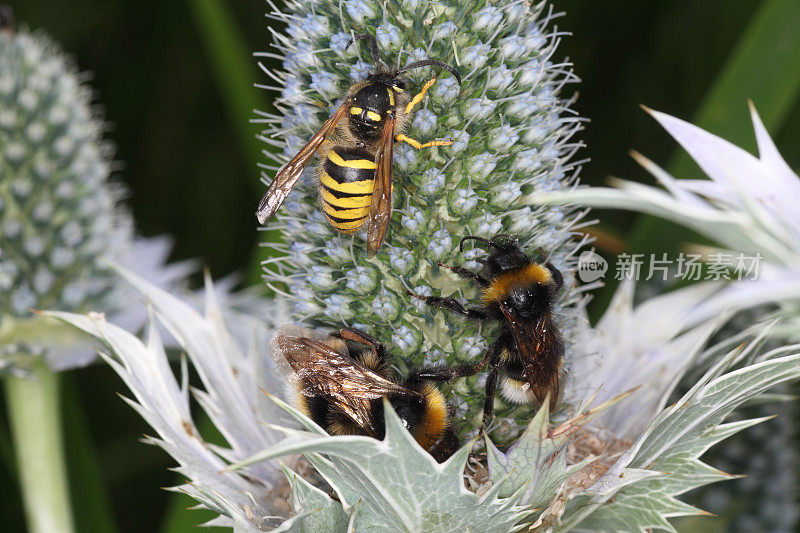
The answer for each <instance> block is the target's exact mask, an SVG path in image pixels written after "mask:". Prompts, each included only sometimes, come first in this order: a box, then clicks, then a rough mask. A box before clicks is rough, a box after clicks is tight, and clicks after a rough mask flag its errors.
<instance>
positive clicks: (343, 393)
mask: <svg viewBox="0 0 800 533" xmlns="http://www.w3.org/2000/svg"><path fill="white" fill-rule="evenodd" d="M271 346H272V348H273V350H272V351H273V356H275V354H276V353H277V354H280V355H282V356H283V358H284V359H285V361H286V362H287V363H288V364H289V366H290V367H291V370H292V373H293V376H292V378H291V379H292V380H293V381H294V382H295V383H296V384H297V386H298V389H299V391H300V393H301V394H303V395H305V396H309V397H321V398H324V399H325V400H326V401H327V402H329V403H330V404H331V405H332V406H333V407H334V408H336V409H337V410H338V411H340V412H342V413H343V414H344V415H346V416H347V417H349V418H350V419H351V420H352V421H353V422H354V423H356V424H357V425H358V426H359V427H361V428H362V429H363V430H364V431H365V432H366V433H367V434H368V435H371V436H375V435H376V434H377V432H378V429H379V428H377V427H376V426H375V423H374V421H373V420H372V416H371V411H370V405H371V402H372V400H376V399H379V398H381V397H383V396H386V395H388V394H392V395H396V394H400V395H406V396H418V393H416V392H414V391H412V390H409V389H407V388H405V387H402V386H400V385H398V384H396V383H394V382H392V381H389V380H388V379H386V378H384V377H383V376H381V375H380V374H377V373H376V372H373V371H372V370H370V369H368V368H367V367H365V366H363V365H361V364H360V363H358V362H357V361H356V360H354V359H353V358H352V357H350V356H349V355H347V354H345V353H343V352H342V351H339V350H337V349H335V348H334V347H333V346H329V345H328V344H325V343H324V342H320V341H318V340H314V339H309V338H306V337H294V336H290V335H280V334H279V335H278V336H277V337H275V339H274V340H273V341H272V344H271Z"/></svg>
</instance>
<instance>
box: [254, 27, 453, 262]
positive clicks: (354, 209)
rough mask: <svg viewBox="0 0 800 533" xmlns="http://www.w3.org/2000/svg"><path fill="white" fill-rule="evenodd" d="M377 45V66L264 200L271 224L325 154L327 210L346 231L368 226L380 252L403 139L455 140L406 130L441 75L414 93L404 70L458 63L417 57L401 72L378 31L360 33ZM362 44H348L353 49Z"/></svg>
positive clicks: (262, 214)
mask: <svg viewBox="0 0 800 533" xmlns="http://www.w3.org/2000/svg"><path fill="white" fill-rule="evenodd" d="M355 40H367V41H368V42H369V44H370V50H371V53H372V60H373V62H374V70H373V72H372V73H371V74H370V75H369V76H368V77H367V79H366V80H364V81H362V82H360V83H356V84H355V85H353V86H352V87H350V89H348V91H347V93H346V94H345V96H344V100H343V102H342V104H341V105H340V106H339V107H338V108H337V110H336V112H335V113H334V114H333V116H331V117H330V118H329V119H328V121H327V122H325V124H324V125H323V126H322V128H321V129H320V130H319V131H318V132H317V133H316V134H315V135H314V136H313V137H311V140H309V141H308V143H306V145H305V146H303V148H301V149H300V151H299V152H298V153H297V155H295V156H294V157H293V158H292V159H291V160H290V161H289V162H288V163H287V164H286V165H284V166H283V167H281V168H280V170H278V173H277V174H276V175H275V179H274V180H273V181H272V183H270V185H269V187H268V188H267V192H266V193H264V196H263V197H262V198H261V202H260V203H259V205H258V211H256V217H257V218H258V221H259V222H260V223H261V224H265V223H266V222H267V221H268V220H269V219H270V218H272V216H273V215H274V214H275V212H276V211H277V210H278V208H279V207H280V206H281V204H283V201H284V200H285V199H286V196H287V195H288V194H289V191H291V190H292V187H294V185H295V183H296V182H297V180H298V178H299V177H300V175H301V174H302V173H303V170H304V169H305V168H306V166H308V164H309V161H310V160H311V157H312V156H313V155H314V154H315V153H316V152H318V151H319V152H320V153H321V155H322V161H321V163H320V165H319V167H318V169H317V175H318V176H319V180H320V197H321V202H322V209H323V211H324V212H325V216H326V218H327V219H328V222H330V224H331V225H332V226H333V227H334V228H335V229H336V230H337V231H339V232H341V233H345V234H348V233H354V232H356V231H358V229H359V228H361V227H362V226H363V225H364V224H367V248H368V251H369V253H370V255H374V254H376V253H377V252H378V250H379V249H380V247H381V244H382V243H383V240H384V238H385V237H386V231H387V229H388V226H389V218H390V215H391V210H392V166H393V165H392V161H393V149H394V144H395V143H396V142H405V143H408V144H409V145H411V146H413V147H414V148H416V149H418V150H419V149H423V148H429V147H433V146H447V145H450V144H452V141H451V140H435V141H431V142H426V143H420V142H419V141H417V140H415V139H412V138H410V137H407V136H406V135H404V134H403V131H404V128H405V126H406V124H407V121H408V117H409V115H410V114H411V112H412V111H413V109H414V107H416V106H417V105H418V104H419V103H420V102H421V101H422V99H423V98H424V97H425V93H426V92H427V91H428V89H430V88H431V86H432V85H433V84H434V83H435V82H436V78H435V77H434V78H433V79H431V80H429V81H428V82H427V83H425V85H423V87H422V90H420V92H419V93H417V94H416V96H414V97H413V98H412V97H411V96H409V95H408V93H407V92H406V86H407V82H406V80H405V79H404V78H403V77H402V76H401V74H402V73H403V72H406V71H409V70H412V69H416V68H420V67H425V66H429V65H434V66H438V67H441V68H443V69H445V70H447V71H448V72H450V73H451V74H452V75H453V76H454V77H455V78H456V80H457V81H458V83H459V85H460V84H461V77H460V76H459V75H458V72H456V70H455V69H454V68H453V67H451V66H450V65H448V64H446V63H443V62H441V61H437V60H435V59H423V60H421V61H415V62H413V63H410V64H408V65H406V66H404V67H403V68H400V69H389V68H388V67H387V66H386V65H385V64H384V63H383V62H382V61H381V59H380V56H379V55H378V43H377V41H376V40H375V37H374V36H373V35H369V34H361V35H356V36H355ZM353 42H354V41H350V43H348V45H347V46H348V47H349V46H350V44H352V43H353Z"/></svg>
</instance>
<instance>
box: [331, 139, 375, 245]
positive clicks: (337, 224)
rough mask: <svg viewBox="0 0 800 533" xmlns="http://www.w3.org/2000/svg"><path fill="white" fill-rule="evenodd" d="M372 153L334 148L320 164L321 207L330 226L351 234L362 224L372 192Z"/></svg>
mask: <svg viewBox="0 0 800 533" xmlns="http://www.w3.org/2000/svg"><path fill="white" fill-rule="evenodd" d="M376 168H377V165H376V164H375V154H373V153H371V152H369V151H368V150H365V149H363V148H351V147H346V146H334V147H333V148H331V149H330V150H329V151H328V153H327V155H326V157H325V161H324V163H323V164H322V171H321V173H320V182H321V187H320V192H321V196H322V208H323V210H324V211H325V216H326V217H327V219H328V221H329V222H330V223H331V225H332V226H333V227H334V228H336V230H338V231H340V232H341V233H353V232H355V231H356V230H358V228H360V227H361V226H363V225H364V223H365V222H366V220H367V217H368V216H369V211H370V206H371V204H372V192H373V190H374V189H375V169H376Z"/></svg>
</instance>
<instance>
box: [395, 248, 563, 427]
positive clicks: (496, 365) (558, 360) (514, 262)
mask: <svg viewBox="0 0 800 533" xmlns="http://www.w3.org/2000/svg"><path fill="white" fill-rule="evenodd" d="M469 240H476V241H480V242H483V243H485V244H486V245H488V246H489V247H491V248H492V251H491V253H490V254H489V256H488V257H487V258H486V259H481V260H479V262H481V263H482V264H483V265H484V267H483V270H482V271H481V272H473V271H471V270H468V269H466V268H462V267H454V266H447V265H444V264H442V263H439V266H441V267H443V268H447V269H449V270H451V271H452V272H453V273H455V274H457V275H458V276H460V277H462V278H464V279H466V280H469V281H470V282H472V283H474V284H475V285H477V286H478V288H479V290H480V297H481V300H482V304H483V305H481V306H473V307H464V306H463V305H461V303H459V302H458V300H456V299H455V298H452V297H447V298H443V297H439V296H420V295H417V294H414V293H409V294H410V295H411V296H413V297H415V298H418V299H420V300H423V301H425V302H426V303H427V304H428V305H432V306H437V307H442V308H444V309H447V310H448V311H450V312H452V313H456V314H458V315H461V316H464V317H467V318H470V319H474V320H481V321H493V322H496V323H497V324H498V325H499V333H498V336H497V339H496V340H495V341H494V342H493V343H492V344H491V345H490V347H489V349H488V350H487V352H486V353H485V354H484V357H483V358H482V359H481V361H479V362H478V363H476V364H475V365H473V366H472V367H469V366H465V367H459V368H453V369H438V370H437V372H435V373H434V374H431V375H426V373H425V372H422V373H421V374H420V377H421V378H423V379H435V380H441V381H446V380H450V379H454V378H457V377H462V376H469V375H474V374H477V373H478V372H480V371H481V369H482V368H483V366H484V365H485V364H486V362H487V360H488V363H489V374H488V376H487V378H486V399H485V403H484V408H483V425H484V427H485V426H486V424H487V423H488V421H489V420H490V419H491V417H492V414H493V412H494V397H495V391H496V389H497V386H498V380H499V381H500V390H501V393H502V395H503V396H504V397H505V398H506V399H508V400H509V401H511V402H514V403H532V402H534V401H538V402H539V403H543V402H544V401H545V399H546V398H547V397H548V396H549V398H550V407H551V409H555V407H556V406H557V405H558V399H559V394H560V375H561V371H562V367H563V358H564V342H563V340H562V338H561V332H560V331H559V328H558V327H557V326H556V324H555V322H554V320H553V304H554V302H555V299H556V297H557V295H558V292H559V291H560V290H561V287H562V285H563V283H564V279H563V276H562V274H561V272H560V271H559V270H558V269H557V268H556V267H554V266H553V265H552V264H551V263H549V262H545V261H544V253H543V252H541V251H540V255H542V262H538V261H534V260H533V259H532V258H530V257H528V256H527V255H526V254H525V252H524V251H523V250H522V248H521V247H520V244H519V241H518V240H517V238H516V237H514V236H511V235H505V234H498V235H495V236H494V237H492V238H491V239H485V238H483V237H477V236H467V237H464V238H463V239H461V243H460V244H459V251H461V252H463V246H464V243H465V242H467V241H469Z"/></svg>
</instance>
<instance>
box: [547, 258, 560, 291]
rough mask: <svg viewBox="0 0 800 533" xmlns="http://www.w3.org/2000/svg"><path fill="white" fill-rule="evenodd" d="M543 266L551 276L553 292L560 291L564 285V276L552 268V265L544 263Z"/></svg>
mask: <svg viewBox="0 0 800 533" xmlns="http://www.w3.org/2000/svg"><path fill="white" fill-rule="evenodd" d="M544 266H545V267H547V270H549V271H550V275H552V276H553V282H554V285H555V290H556V291H559V290H561V287H562V286H563V285H564V276H563V275H561V271H560V270H559V269H557V268H556V267H554V266H553V264H552V263H546V264H545V265H544Z"/></svg>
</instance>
